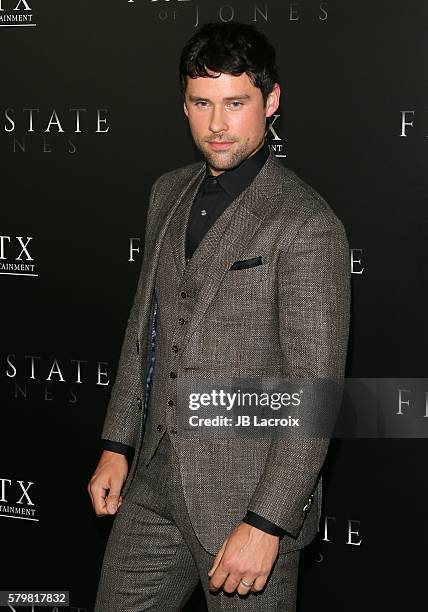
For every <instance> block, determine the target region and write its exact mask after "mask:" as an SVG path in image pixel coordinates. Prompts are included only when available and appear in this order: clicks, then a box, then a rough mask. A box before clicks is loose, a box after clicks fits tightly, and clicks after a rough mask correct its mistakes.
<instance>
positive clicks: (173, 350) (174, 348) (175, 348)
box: [171, 344, 178, 353]
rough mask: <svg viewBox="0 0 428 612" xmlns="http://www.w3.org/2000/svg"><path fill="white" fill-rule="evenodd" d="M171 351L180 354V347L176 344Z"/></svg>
mask: <svg viewBox="0 0 428 612" xmlns="http://www.w3.org/2000/svg"><path fill="white" fill-rule="evenodd" d="M171 349H172V352H173V353H178V346H177V345H176V344H173V345H172V347H171Z"/></svg>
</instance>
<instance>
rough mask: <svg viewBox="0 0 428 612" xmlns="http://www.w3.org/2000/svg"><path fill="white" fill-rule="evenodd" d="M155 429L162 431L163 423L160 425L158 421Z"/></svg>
mask: <svg viewBox="0 0 428 612" xmlns="http://www.w3.org/2000/svg"><path fill="white" fill-rule="evenodd" d="M156 429H157V430H158V431H163V425H161V424H160V423H159V425H157V427H156Z"/></svg>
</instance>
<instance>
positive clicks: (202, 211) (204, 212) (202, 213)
mask: <svg viewBox="0 0 428 612" xmlns="http://www.w3.org/2000/svg"><path fill="white" fill-rule="evenodd" d="M206 214H207V211H206V210H205V208H204V209H203V210H201V215H202V216H203V217H205V215H206Z"/></svg>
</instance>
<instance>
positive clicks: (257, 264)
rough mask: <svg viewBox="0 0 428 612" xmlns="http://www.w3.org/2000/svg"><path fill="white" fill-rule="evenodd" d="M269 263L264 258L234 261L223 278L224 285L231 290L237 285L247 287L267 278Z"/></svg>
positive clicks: (260, 256)
mask: <svg viewBox="0 0 428 612" xmlns="http://www.w3.org/2000/svg"><path fill="white" fill-rule="evenodd" d="M268 271H269V262H268V258H267V257H266V256H262V255H258V256H256V257H249V258H245V259H244V258H242V259H239V260H237V261H235V262H234V263H233V264H232V265H231V266H230V268H229V269H228V270H227V272H226V274H225V275H224V277H223V281H224V283H225V285H227V286H228V287H230V288H233V287H234V286H237V285H244V286H245V285H249V284H252V283H254V282H261V281H264V280H266V279H267V278H268Z"/></svg>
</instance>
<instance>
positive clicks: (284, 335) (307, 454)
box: [248, 209, 350, 537]
mask: <svg viewBox="0 0 428 612" xmlns="http://www.w3.org/2000/svg"><path fill="white" fill-rule="evenodd" d="M278 311H279V312H278V324H279V336H280V343H281V351H282V355H283V363H284V371H285V374H286V380H287V379H288V378H290V379H295V378H297V379H301V380H302V379H304V380H318V381H330V382H331V381H333V383H334V384H335V385H337V386H338V388H339V389H342V388H343V381H344V371H345V362H346V352H347V344H348V332H349V316H350V257H349V244H348V240H347V236H346V232H345V229H344V227H343V224H342V223H341V221H340V220H339V219H338V218H337V217H336V215H334V213H333V212H332V211H331V210H328V209H323V210H320V211H318V212H315V213H312V214H311V215H310V216H309V218H308V219H307V220H306V221H305V222H304V223H303V225H302V226H301V227H300V229H299V231H298V232H297V235H296V237H295V239H294V241H293V242H292V244H291V245H290V246H289V248H288V249H287V250H286V251H283V252H281V253H280V256H279V260H278ZM316 406H317V402H312V403H309V404H308V407H307V408H306V409H307V411H308V412H307V413H306V414H305V419H308V420H309V421H312V420H313V422H314V424H316V423H317V422H319V415H318V414H316V413H315V410H316ZM338 407H340V402H339V405H338ZM311 410H312V411H313V412H312V413H311ZM336 416H337V411H336V414H334V410H332V415H331V416H330V417H329V418H330V420H331V422H330V423H328V425H329V426H331V429H332V427H333V425H334V422H335V420H336ZM324 425H326V424H325V423H324ZM322 431H323V432H324V431H329V428H328V427H326V428H324V429H323V430H322ZM328 445H329V437H328V436H326V435H325V433H321V434H320V435H315V436H313V437H312V436H311V437H310V436H305V435H303V436H302V435H299V436H296V437H293V434H292V433H290V434H289V435H287V437H284V436H282V437H281V436H278V437H276V438H275V439H274V440H273V441H272V443H271V446H270V448H269V452H268V456H267V460H266V464H265V468H264V471H263V473H262V476H261V478H260V480H259V483H258V485H257V487H256V490H255V491H254V493H253V495H252V498H251V500H250V503H249V506H248V510H249V511H252V512H255V513H257V514H260V515H261V516H263V517H264V518H266V519H268V520H269V521H271V522H272V523H275V524H276V525H278V526H279V527H281V528H282V529H284V530H286V531H287V533H289V534H291V535H292V536H293V537H297V536H298V535H299V532H300V529H301V527H302V525H303V522H304V519H305V517H306V509H307V502H308V499H309V497H310V495H311V494H312V493H313V491H314V488H315V486H316V484H317V480H318V476H319V474H320V471H321V468H322V465H323V463H324V460H325V456H326V453H327V450H328Z"/></svg>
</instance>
